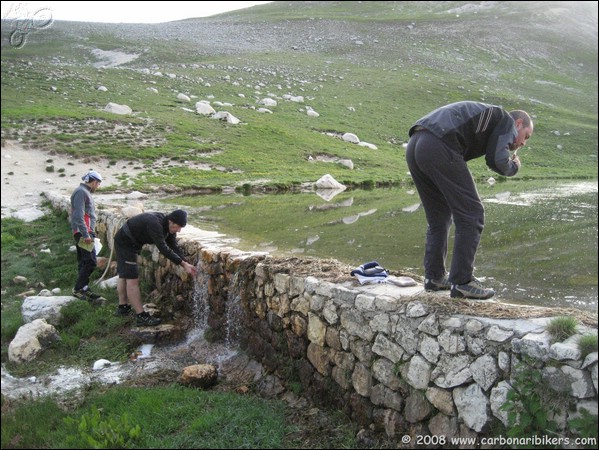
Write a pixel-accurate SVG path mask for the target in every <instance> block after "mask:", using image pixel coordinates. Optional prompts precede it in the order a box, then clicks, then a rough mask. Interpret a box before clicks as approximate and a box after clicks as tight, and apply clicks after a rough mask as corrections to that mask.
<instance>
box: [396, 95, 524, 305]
mask: <svg viewBox="0 0 599 450" xmlns="http://www.w3.org/2000/svg"><path fill="white" fill-rule="evenodd" d="M532 132H533V123H532V120H531V118H530V116H529V115H528V114H527V113H526V112H524V111H519V110H517V111H510V112H506V111H505V110H503V109H502V108H501V107H499V106H494V105H487V104H485V103H479V102H470V101H464V102H457V103H452V104H450V105H446V106H443V107H441V108H438V109H436V110H434V111H432V112H431V113H429V114H427V115H426V116H424V117H423V118H421V119H420V120H418V121H417V122H416V124H415V125H413V126H412V127H411V128H410V131H409V135H410V141H409V142H408V147H407V151H406V161H407V163H408V167H409V169H410V173H411V175H412V179H413V180H414V184H415V186H416V189H417V190H418V194H419V195H420V199H421V200H422V205H423V207H424V211H425V214H426V220H427V222H428V228H427V231H426V247H425V254H424V276H425V280H424V287H425V289H426V290H428V291H438V290H448V289H451V294H450V295H451V297H454V298H455V297H465V298H471V299H487V298H491V297H492V296H493V295H495V291H494V290H493V289H487V288H484V287H483V286H482V284H481V283H480V282H479V280H477V279H476V278H474V276H473V271H474V259H475V256H476V252H477V249H478V245H479V242H480V237H481V233H482V231H483V227H484V222H485V212H484V207H483V204H482V202H481V200H480V197H479V195H478V191H477V190H476V185H475V182H474V179H473V178H472V175H471V174H470V171H469V170H468V166H467V165H466V161H469V160H471V159H474V158H478V157H481V156H484V157H485V161H486V163H487V165H488V166H489V168H491V170H493V171H495V172H497V173H499V174H501V175H505V176H514V175H515V174H516V173H517V172H518V170H519V169H520V158H519V156H518V155H517V150H518V149H520V148H522V147H523V146H524V145H525V144H526V142H527V141H528V139H529V138H530V136H531V135H532ZM510 151H511V152H513V153H512V154H510ZM452 220H453V223H454V225H455V242H454V248H453V256H452V261H451V268H450V271H449V276H448V275H447V273H446V270H445V259H446V257H447V240H448V235H449V227H450V226H451V223H452Z"/></svg>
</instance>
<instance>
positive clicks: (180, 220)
mask: <svg viewBox="0 0 599 450" xmlns="http://www.w3.org/2000/svg"><path fill="white" fill-rule="evenodd" d="M166 218H167V219H169V220H170V221H171V222H175V223H176V224H177V225H179V226H181V227H184V226H185V225H187V212H186V211H183V210H182V209H177V210H175V211H173V212H172V213H170V214H169V215H168V216H166Z"/></svg>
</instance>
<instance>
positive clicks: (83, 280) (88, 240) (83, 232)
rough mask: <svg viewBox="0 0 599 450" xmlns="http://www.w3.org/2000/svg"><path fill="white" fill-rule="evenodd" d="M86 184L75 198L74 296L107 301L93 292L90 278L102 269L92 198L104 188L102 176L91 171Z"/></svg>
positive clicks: (83, 178) (72, 225) (73, 213)
mask: <svg viewBox="0 0 599 450" xmlns="http://www.w3.org/2000/svg"><path fill="white" fill-rule="evenodd" d="M81 179H82V180H83V183H80V184H79V186H78V187H77V188H76V189H75V190H74V191H73V193H72V194H71V229H72V230H73V237H74V238H75V243H76V247H77V266H78V272H79V274H78V276H77V281H76V282H75V288H74V289H73V295H74V296H75V297H77V298H79V299H81V300H87V301H90V302H98V301H102V300H104V299H103V298H102V297H101V296H99V295H98V294H94V293H93V292H92V291H91V290H90V289H89V277H90V275H91V274H92V272H93V271H94V269H95V268H96V266H97V265H98V263H97V260H96V250H95V248H94V239H95V237H96V233H95V229H96V207H95V204H94V199H93V197H92V194H93V193H94V192H96V190H97V189H98V188H99V187H100V183H102V175H100V174H99V173H98V172H96V171H95V170H90V171H89V172H88V173H86V174H85V175H83V176H82V177H81Z"/></svg>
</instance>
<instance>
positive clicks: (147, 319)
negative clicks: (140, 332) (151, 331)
mask: <svg viewBox="0 0 599 450" xmlns="http://www.w3.org/2000/svg"><path fill="white" fill-rule="evenodd" d="M160 322H162V320H160V319H159V318H158V317H152V316H151V315H150V314H148V313H147V312H145V311H144V312H142V313H139V314H138V315H137V324H136V325H137V326H138V327H153V326H156V325H160Z"/></svg>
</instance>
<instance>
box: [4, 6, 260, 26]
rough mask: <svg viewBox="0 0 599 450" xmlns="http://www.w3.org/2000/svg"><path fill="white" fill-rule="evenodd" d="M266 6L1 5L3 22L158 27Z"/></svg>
mask: <svg viewBox="0 0 599 450" xmlns="http://www.w3.org/2000/svg"><path fill="white" fill-rule="evenodd" d="M263 3H270V2H235V1H219V2H209V1H190V2H154V1H152V2H124V1H117V2H86V1H70V2H27V1H25V2H11V1H3V2H2V18H3V19H29V18H37V19H42V20H44V19H45V18H47V17H48V15H50V16H51V17H52V19H53V20H73V21H80V22H112V23H118V22H124V23H159V22H170V21H172V20H181V19H189V18H192V17H207V16H213V15H215V14H220V13H223V12H226V11H232V10H235V9H241V8H249V7H250V6H254V5H259V4H263Z"/></svg>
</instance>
